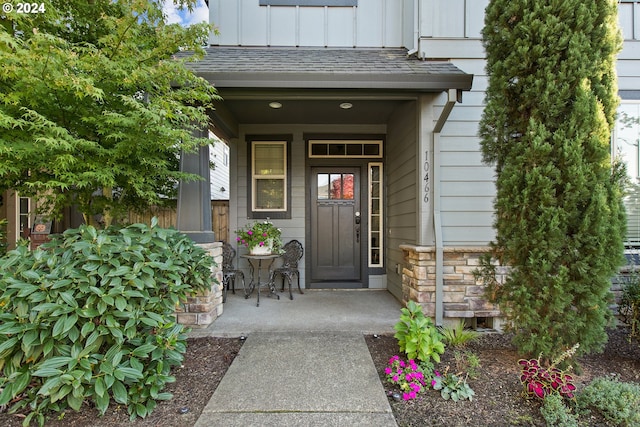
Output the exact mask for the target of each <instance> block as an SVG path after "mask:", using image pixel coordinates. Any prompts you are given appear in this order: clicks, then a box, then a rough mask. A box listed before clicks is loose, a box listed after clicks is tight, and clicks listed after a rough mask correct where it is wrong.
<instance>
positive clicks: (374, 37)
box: [209, 0, 413, 47]
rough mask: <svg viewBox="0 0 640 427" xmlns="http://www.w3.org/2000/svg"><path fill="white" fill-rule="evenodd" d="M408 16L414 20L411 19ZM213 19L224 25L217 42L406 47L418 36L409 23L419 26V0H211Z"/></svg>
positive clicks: (219, 26) (214, 37)
mask: <svg viewBox="0 0 640 427" xmlns="http://www.w3.org/2000/svg"><path fill="white" fill-rule="evenodd" d="M407 9H408V10H409V11H410V12H408V13H407ZM405 19H411V21H410V22H409V23H408V24H406V25H405V22H404V20H405ZM209 22H211V23H212V24H213V25H215V26H216V28H217V29H218V31H219V35H215V34H212V35H211V37H210V40H209V41H210V44H212V45H227V46H241V45H242V46H330V47H403V46H404V43H405V42H406V40H407V39H408V40H412V39H411V38H408V37H407V36H408V35H407V32H406V29H407V28H411V29H413V1H411V0H365V1H360V2H358V6H357V7H331V6H324V7H301V6H260V5H259V2H258V1H255V0H233V1H229V0H211V1H210V2H209ZM412 32H413V31H411V33H412Z"/></svg>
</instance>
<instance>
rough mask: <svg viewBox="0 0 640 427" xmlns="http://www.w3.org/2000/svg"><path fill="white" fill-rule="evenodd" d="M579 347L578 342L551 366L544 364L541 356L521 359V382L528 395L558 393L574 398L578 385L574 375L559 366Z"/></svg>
mask: <svg viewBox="0 0 640 427" xmlns="http://www.w3.org/2000/svg"><path fill="white" fill-rule="evenodd" d="M577 349H578V344H576V345H574V346H573V347H572V348H570V349H569V350H567V351H565V352H564V353H562V354H561V355H560V356H559V357H558V358H557V359H555V360H553V361H552V363H551V364H550V365H549V366H543V364H542V363H541V361H540V359H541V358H540V357H538V358H537V359H521V360H519V361H518V365H520V371H521V372H520V382H521V383H522V385H523V386H524V392H525V394H526V395H527V396H530V397H537V398H540V399H544V398H545V397H546V396H549V395H551V394H554V393H555V394H558V395H560V396H561V397H564V398H568V399H572V398H573V397H574V392H575V390H576V386H575V385H574V384H573V376H572V375H570V374H569V372H568V371H570V370H571V367H569V368H567V369H566V370H563V369H560V368H558V365H559V364H560V363H561V362H562V361H563V360H565V359H567V358H570V357H571V356H572V355H573V354H574V353H575V352H576V350H577Z"/></svg>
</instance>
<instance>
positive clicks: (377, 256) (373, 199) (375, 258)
mask: <svg viewBox="0 0 640 427" xmlns="http://www.w3.org/2000/svg"><path fill="white" fill-rule="evenodd" d="M382 208H383V204H382V163H378V162H376V163H369V239H370V241H369V267H383V264H382V260H383V256H382V254H383V248H384V246H383V238H384V233H383V229H382V222H383V221H382V218H383V217H382Z"/></svg>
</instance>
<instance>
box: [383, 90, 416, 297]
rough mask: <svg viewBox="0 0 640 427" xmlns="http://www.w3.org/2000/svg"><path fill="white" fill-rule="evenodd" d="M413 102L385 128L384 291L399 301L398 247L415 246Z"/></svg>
mask: <svg viewBox="0 0 640 427" xmlns="http://www.w3.org/2000/svg"><path fill="white" fill-rule="evenodd" d="M416 108H417V106H416V102H413V101H411V102H407V103H406V104H404V105H403V106H401V107H399V108H398V109H397V111H395V112H394V114H392V115H391V117H390V119H389V122H388V124H387V141H386V146H385V153H386V163H385V170H386V173H385V175H386V180H387V185H386V192H387V227H386V233H387V236H386V245H387V260H388V261H387V289H388V290H389V292H391V293H392V294H393V295H394V296H395V297H396V298H398V299H400V300H401V299H402V276H401V274H402V271H400V274H398V270H397V268H396V266H397V265H400V266H402V265H404V264H405V260H404V259H403V253H402V251H401V250H400V245H401V244H416V243H417V236H418V229H417V217H416V211H417V208H418V207H417V205H416V204H417V203H418V201H417V197H416V194H417V193H418V188H417V183H418V182H419V181H420V178H419V176H418V173H417V170H416V166H417V164H416V160H415V159H416V154H417V153H416V139H417V128H416V116H417V111H416Z"/></svg>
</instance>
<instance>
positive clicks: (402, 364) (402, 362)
mask: <svg viewBox="0 0 640 427" xmlns="http://www.w3.org/2000/svg"><path fill="white" fill-rule="evenodd" d="M400 366H402V367H403V368H404V367H405V366H406V363H404V360H401V361H400Z"/></svg>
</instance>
